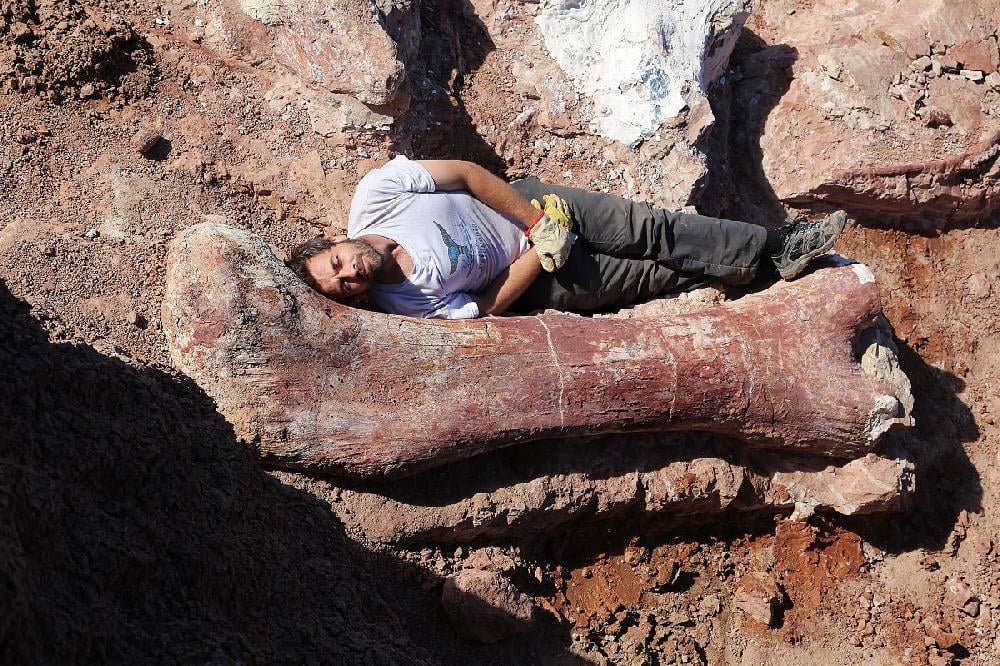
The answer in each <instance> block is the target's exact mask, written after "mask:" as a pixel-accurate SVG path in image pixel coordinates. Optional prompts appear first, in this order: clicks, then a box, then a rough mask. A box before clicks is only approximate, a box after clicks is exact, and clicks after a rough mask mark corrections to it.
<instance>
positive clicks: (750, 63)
mask: <svg viewBox="0 0 1000 666" xmlns="http://www.w3.org/2000/svg"><path fill="white" fill-rule="evenodd" d="M798 56H799V54H798V51H797V50H796V49H795V48H794V47H792V46H788V45H787V44H776V45H774V46H768V45H767V43H766V42H765V41H764V40H762V39H761V38H760V37H758V36H757V35H756V34H755V33H754V32H753V30H751V29H749V28H746V27H744V28H743V31H742V32H741V33H740V37H739V40H738V41H737V42H736V47H735V48H734V49H733V54H732V56H731V58H730V70H731V72H732V74H731V76H732V77H733V79H734V83H733V86H732V92H731V99H732V102H731V106H730V108H728V109H723V108H721V107H722V105H721V104H719V103H718V102H715V103H713V107H712V108H713V111H717V112H718V113H721V114H722V117H723V118H728V119H729V123H728V125H727V124H725V123H723V124H722V127H723V128H727V129H728V131H729V136H728V142H726V143H728V146H729V151H730V153H729V164H728V166H729V171H728V172H724V171H723V172H721V173H719V171H718V169H719V167H718V166H717V167H716V168H717V174H713V176H712V177H711V178H712V179H713V180H717V181H719V180H721V181H722V182H724V183H726V184H727V187H726V188H725V189H726V190H729V191H731V193H732V199H731V200H730V202H729V204H728V206H726V207H725V208H724V209H723V210H722V211H721V214H722V216H723V217H729V218H732V219H736V220H744V221H746V222H753V223H755V224H759V225H762V226H770V227H773V226H776V225H777V224H780V223H781V221H782V220H784V219H785V214H786V213H785V207H784V205H783V204H782V202H781V201H780V200H779V199H778V197H777V195H776V194H775V192H774V189H773V188H772V187H771V184H770V182H768V180H767V176H766V175H765V173H764V169H763V159H764V156H763V152H762V151H761V147H760V138H761V136H762V135H763V133H764V124H765V122H766V121H767V117H768V115H769V114H770V113H771V111H772V110H773V109H774V107H776V106H777V105H778V102H779V100H781V98H782V97H783V96H784V95H785V93H786V92H788V88H789V86H790V85H791V81H792V69H791V68H792V65H793V64H794V63H795V61H796V60H797V59H798ZM724 101H726V98H725V97H724V98H723V102H724ZM717 107H719V108H718V110H717ZM712 164H713V165H717V162H712ZM729 183H731V185H729ZM717 187H718V186H717Z"/></svg>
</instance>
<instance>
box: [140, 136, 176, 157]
mask: <svg viewBox="0 0 1000 666" xmlns="http://www.w3.org/2000/svg"><path fill="white" fill-rule="evenodd" d="M172 148H173V144H172V143H170V139H166V138H164V137H162V136H161V137H160V138H159V139H157V140H156V143H154V144H153V147H152V148H150V149H149V150H147V151H146V152H145V157H147V158H149V159H151V160H155V161H157V162H162V161H163V160H165V159H167V158H168V157H170V150H171V149H172Z"/></svg>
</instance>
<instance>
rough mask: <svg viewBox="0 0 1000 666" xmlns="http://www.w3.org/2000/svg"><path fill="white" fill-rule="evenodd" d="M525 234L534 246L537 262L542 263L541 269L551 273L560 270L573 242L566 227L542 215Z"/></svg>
mask: <svg viewBox="0 0 1000 666" xmlns="http://www.w3.org/2000/svg"><path fill="white" fill-rule="evenodd" d="M527 234H528V238H529V239H530V240H531V244H532V245H534V246H535V253H536V254H537V255H538V260H539V261H540V262H542V269H544V270H546V271H548V272H549V273H552V272H554V271H555V270H557V269H559V268H562V266H563V264H565V263H566V258H567V257H568V256H569V251H570V249H571V248H572V247H573V241H572V240H571V239H570V233H569V231H568V230H567V229H566V227H564V226H562V225H561V224H559V223H558V222H556V221H555V220H553V219H552V218H551V217H549V216H548V215H542V216H541V217H540V218H539V220H538V221H537V222H535V224H533V225H532V226H531V228H530V229H528V232H527Z"/></svg>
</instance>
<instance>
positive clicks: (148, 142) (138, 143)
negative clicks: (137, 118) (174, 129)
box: [131, 126, 163, 155]
mask: <svg viewBox="0 0 1000 666" xmlns="http://www.w3.org/2000/svg"><path fill="white" fill-rule="evenodd" d="M162 138H163V133H162V131H160V130H159V129H158V128H156V127H152V126H147V127H142V128H140V129H139V131H138V132H136V133H135V134H133V135H132V140H131V144H132V148H133V149H135V151H136V152H137V153H139V154H140V155H147V154H148V153H149V152H150V151H151V150H152V149H153V148H154V147H155V146H156V144H157V143H159V141H160V139H162Z"/></svg>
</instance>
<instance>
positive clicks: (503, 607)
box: [441, 569, 535, 643]
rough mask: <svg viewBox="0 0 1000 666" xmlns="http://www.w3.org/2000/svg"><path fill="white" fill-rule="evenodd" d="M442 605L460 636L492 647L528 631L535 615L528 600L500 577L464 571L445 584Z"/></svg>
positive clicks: (468, 570) (530, 601)
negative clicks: (491, 644) (492, 644)
mask: <svg viewBox="0 0 1000 666" xmlns="http://www.w3.org/2000/svg"><path fill="white" fill-rule="evenodd" d="M441 603H442V604H443V605H444V610H445V613H447V615H448V617H449V619H451V622H452V624H453V626H454V627H455V630H456V631H458V633H459V634H461V635H463V636H465V637H466V638H470V639H472V640H475V641H479V642H480V643H495V642H497V641H499V640H503V639H504V638H508V637H510V636H513V635H514V634H517V633H520V632H522V631H524V630H525V629H527V628H528V626H529V625H530V622H531V618H532V616H533V614H534V607H535V605H534V602H533V601H532V600H531V597H528V596H527V595H525V594H523V593H521V592H519V591H518V590H517V589H516V588H515V587H514V586H513V584H511V582H510V581H509V580H507V579H506V578H504V577H503V576H501V575H500V574H497V573H494V572H491V571H481V570H478V569H466V570H465V571H462V572H461V573H459V574H457V575H455V576H452V577H451V578H449V579H448V580H446V581H445V583H444V589H443V590H442V593H441Z"/></svg>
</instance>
